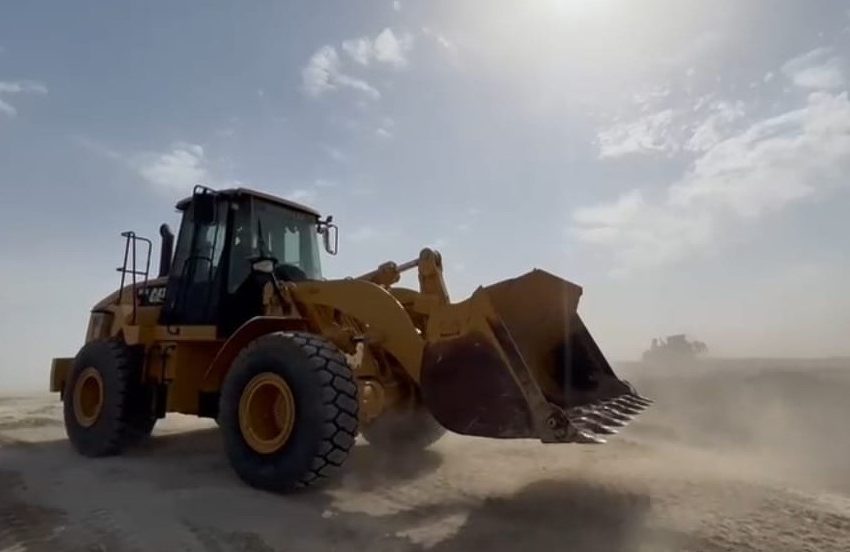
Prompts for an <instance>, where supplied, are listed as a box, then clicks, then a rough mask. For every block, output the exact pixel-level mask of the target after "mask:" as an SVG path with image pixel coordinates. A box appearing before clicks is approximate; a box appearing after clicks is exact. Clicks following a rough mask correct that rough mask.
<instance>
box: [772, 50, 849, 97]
mask: <svg viewBox="0 0 850 552" xmlns="http://www.w3.org/2000/svg"><path fill="white" fill-rule="evenodd" d="M782 72H783V73H784V74H785V76H787V77H788V78H789V79H791V81H792V82H793V83H794V84H795V85H797V86H799V87H801V88H811V89H817V90H830V89H836V88H842V87H843V86H844V85H845V83H846V80H845V78H844V67H843V63H842V60H841V58H839V57H838V56H835V55H833V51H832V49H831V48H816V49H814V50H812V51H811V52H808V53H805V54H803V55H801V56H797V57H795V58H793V59H790V60H788V61H787V62H785V64H784V65H782Z"/></svg>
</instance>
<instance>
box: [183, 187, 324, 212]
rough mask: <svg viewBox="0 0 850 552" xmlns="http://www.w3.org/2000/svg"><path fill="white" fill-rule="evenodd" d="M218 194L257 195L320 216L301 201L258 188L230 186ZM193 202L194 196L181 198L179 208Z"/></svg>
mask: <svg viewBox="0 0 850 552" xmlns="http://www.w3.org/2000/svg"><path fill="white" fill-rule="evenodd" d="M215 193H216V195H218V196H224V197H226V198H228V199H238V198H241V197H243V196H250V197H256V198H257V199H261V200H263V201H268V202H269V203H275V204H277V205H281V206H283V207H286V208H288V209H293V210H295V211H301V212H302V213H306V214H308V215H313V216H314V217H319V216H320V215H319V212H318V211H316V210H315V209H312V208H310V207H307V206H306V205H301V204H300V203H296V202H294V201H289V200H288V199H283V198H282V197H277V196H274V195H271V194H267V193H264V192H258V191H256V190H249V189H248V188H229V189H227V190H216V192H215ZM191 202H192V196H189V197H187V198H184V199H181V200H180V201H178V202H177V208H178V209H180V210H181V211H182V210H184V209H186V207H188V206H189V203H191Z"/></svg>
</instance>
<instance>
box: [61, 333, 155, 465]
mask: <svg viewBox="0 0 850 552" xmlns="http://www.w3.org/2000/svg"><path fill="white" fill-rule="evenodd" d="M140 360H141V350H140V349H139V348H137V347H129V346H127V345H125V344H124V343H122V342H120V341H116V340H98V341H91V342H89V343H87V344H85V345H84V346H83V347H82V348H81V349H80V352H79V353H77V356H76V358H75V359H74V364H73V366H72V368H71V373H70V377H69V378H68V386H67V388H66V389H65V392H64V397H63V399H64V405H63V414H64V419H65V431H66V433H67V434H68V439H69V440H70V441H71V444H72V445H73V446H74V448H75V449H76V450H77V451H78V452H79V453H80V454H82V455H84V456H91V457H98V456H111V455H115V454H120V453H121V452H122V451H123V450H124V448H125V447H127V446H128V445H130V444H132V443H134V442H135V441H138V440H139V439H140V438H142V437H143V436H147V435H149V434H150V431H151V430H152V429H153V423H151V421H150V418H152V415H151V412H152V405H151V404H150V402H149V401H146V400H145V397H148V396H149V394H148V393H146V392H145V387H144V386H143V385H142V384H141V381H140V380H141V374H140V373H139V369H140V366H141V362H140ZM155 421H156V420H155V419H154V420H153V422H154V423H155Z"/></svg>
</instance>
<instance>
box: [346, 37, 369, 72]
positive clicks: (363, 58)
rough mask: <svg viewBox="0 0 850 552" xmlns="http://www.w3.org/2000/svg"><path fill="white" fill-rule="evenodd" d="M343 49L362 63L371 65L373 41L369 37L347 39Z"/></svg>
mask: <svg viewBox="0 0 850 552" xmlns="http://www.w3.org/2000/svg"><path fill="white" fill-rule="evenodd" d="M342 50H343V51H344V52H345V53H346V54H348V56H349V57H350V58H351V59H353V60H354V61H356V62H357V63H359V64H361V65H369V62H370V61H371V60H372V41H371V40H370V39H369V38H368V37H361V38H353V39H351V40H345V41H343V43H342Z"/></svg>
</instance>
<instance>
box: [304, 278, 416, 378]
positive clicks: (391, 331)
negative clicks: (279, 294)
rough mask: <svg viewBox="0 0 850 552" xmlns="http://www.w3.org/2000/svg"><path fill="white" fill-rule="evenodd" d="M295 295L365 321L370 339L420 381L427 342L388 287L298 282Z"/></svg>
mask: <svg viewBox="0 0 850 552" xmlns="http://www.w3.org/2000/svg"><path fill="white" fill-rule="evenodd" d="M292 294H293V296H294V298H295V300H296V301H297V302H299V303H304V304H305V305H308V306H309V305H320V306H323V307H329V308H333V309H336V310H338V311H340V312H342V313H344V314H345V315H347V316H350V317H352V318H354V319H356V320H358V321H360V322H362V323H363V324H364V325H366V326H367V327H368V328H369V332H368V333H369V334H370V335H369V338H370V341H371V342H372V343H374V344H375V345H377V346H378V347H380V348H381V349H383V350H384V351H386V352H387V353H389V354H390V355H392V356H393V358H395V359H396V360H397V361H398V362H399V363H400V364H401V366H402V368H404V371H405V372H407V374H408V375H409V376H410V377H411V378H412V379H413V381H415V382H417V383H418V382H419V372H420V369H421V368H422V352H423V350H424V349H425V341H424V340H423V339H422V337H421V336H420V335H419V332H418V331H417V329H416V326H414V325H413V322H412V321H411V320H410V316H409V315H408V314H407V311H405V310H404V307H403V306H402V305H401V303H399V302H398V300H397V299H396V298H395V297H393V295H392V294H391V293H390V292H389V291H387V290H386V289H385V288H383V287H381V286H379V285H377V284H373V283H372V282H367V281H365V280H354V279H350V280H328V281H324V282H307V283H299V284H298V285H296V286H294V287H293V288H292ZM368 344H369V342H367V345H368Z"/></svg>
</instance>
